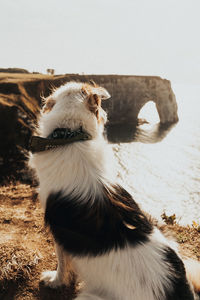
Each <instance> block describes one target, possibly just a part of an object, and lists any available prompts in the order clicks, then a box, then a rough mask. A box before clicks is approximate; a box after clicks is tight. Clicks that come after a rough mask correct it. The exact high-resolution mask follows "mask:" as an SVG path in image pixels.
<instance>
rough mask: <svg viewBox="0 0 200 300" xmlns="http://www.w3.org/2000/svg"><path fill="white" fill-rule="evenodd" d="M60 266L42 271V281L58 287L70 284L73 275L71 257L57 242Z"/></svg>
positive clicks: (52, 286) (47, 284)
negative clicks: (52, 269) (53, 269)
mask: <svg viewBox="0 0 200 300" xmlns="http://www.w3.org/2000/svg"><path fill="white" fill-rule="evenodd" d="M55 248H56V256H57V259H58V267H57V270H56V271H45V272H43V273H42V276H41V281H43V282H44V284H45V285H46V286H49V287H51V288H57V287H59V286H61V285H68V284H69V283H70V280H71V276H72V273H73V271H72V267H71V259H70V257H69V256H68V255H67V254H66V252H65V251H64V250H63V248H62V247H61V246H59V245H58V244H55Z"/></svg>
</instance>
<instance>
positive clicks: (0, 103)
mask: <svg viewBox="0 0 200 300" xmlns="http://www.w3.org/2000/svg"><path fill="white" fill-rule="evenodd" d="M1 70H2V69H0V72H1ZM14 70H16V69H14ZM21 73H23V72H21ZM24 73H26V72H24ZM71 80H74V81H83V82H89V81H92V80H93V81H94V82H96V83H97V84H99V85H102V86H104V87H105V88H106V89H107V90H108V91H109V93H110V94H111V99H109V101H103V103H102V105H103V107H104V109H105V110H107V112H108V119H109V123H110V124H111V125H112V124H122V123H129V124H137V118H138V114H139V112H140V110H141V109H142V107H143V106H144V105H145V104H146V103H147V102H148V101H154V102H155V104H156V107H157V110H158V114H159V117H160V122H161V123H163V124H164V123H173V122H177V121H178V115H177V104H176V98H175V95H174V93H173V91H172V89H171V84H170V81H168V80H165V79H161V78H160V77H155V76H122V75H77V74H69V75H60V76H50V75H41V74H23V75H22V74H19V75H16V74H14V75H12V73H7V74H2V75H0V141H1V147H0V158H1V159H0V174H1V175H0V180H1V179H3V178H5V177H6V178H11V179H12V178H15V177H16V176H18V179H23V178H27V176H24V172H26V166H25V161H26V159H27V142H28V139H29V137H30V136H31V134H32V132H33V129H34V128H35V126H36V125H37V116H38V113H39V111H40V107H41V96H45V97H46V96H48V95H49V94H50V93H51V91H52V88H55V87H59V86H60V85H62V84H64V83H66V82H68V81H71ZM24 141H26V143H24ZM20 170H21V173H20ZM20 174H21V175H20Z"/></svg>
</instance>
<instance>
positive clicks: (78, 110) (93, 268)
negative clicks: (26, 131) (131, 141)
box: [30, 83, 172, 300]
mask: <svg viewBox="0 0 200 300" xmlns="http://www.w3.org/2000/svg"><path fill="white" fill-rule="evenodd" d="M81 88H82V84H81V83H70V84H67V85H65V86H64V87H62V88H60V89H58V90H57V91H56V92H54V93H53V95H52V96H51V97H52V98H53V99H54V100H55V101H56V104H55V106H54V107H53V109H52V111H50V112H49V113H48V114H41V118H40V122H39V127H40V128H39V130H40V132H41V136H43V137H46V136H48V135H49V134H50V133H51V132H52V131H53V130H54V129H55V128H57V127H70V128H72V129H76V128H79V127H80V126H82V127H83V129H84V130H85V131H87V132H88V133H90V134H91V135H92V137H93V139H92V140H91V141H86V142H77V143H73V144H71V145H68V146H64V147H60V148H58V149H55V150H51V151H46V152H41V153H36V154H34V155H32V156H31V159H30V162H31V165H32V166H33V167H34V168H35V169H36V172H37V175H38V178H39V182H40V199H41V202H42V204H43V206H44V208H45V205H46V199H47V197H48V195H49V194H50V193H51V192H53V191H60V190H62V191H63V192H64V193H66V194H69V193H71V192H73V193H75V194H76V195H80V196H82V197H81V198H82V199H84V196H86V195H88V194H91V195H92V196H93V200H94V199H95V195H96V194H99V195H101V184H102V182H103V183H106V184H107V185H108V184H109V183H110V182H113V177H112V175H113V174H112V172H111V171H112V159H111V157H110V155H109V154H108V149H107V148H106V143H105V141H104V139H103V137H102V131H103V124H99V123H98V122H97V119H96V117H95V115H94V114H92V113H91V112H90V111H89V110H88V109H87V107H86V105H85V101H86V99H85V98H84V97H85V96H84V95H83V94H82V92H81ZM95 92H96V93H97V92H98V93H99V95H100V93H101V95H102V98H103V97H106V92H105V90H104V89H102V88H100V89H98V91H97V90H95V87H94V93H95ZM103 95H104V96H103ZM107 96H108V95H107ZM101 113H102V114H103V116H104V119H106V115H105V112H104V111H101ZM87 198H88V197H87ZM80 226H81V224H80ZM164 245H169V242H168V241H167V240H166V239H165V238H164V237H163V235H162V234H161V233H160V232H159V231H158V230H157V229H155V230H154V232H153V234H152V236H151V237H150V241H149V242H146V243H141V244H139V245H137V246H135V247H131V246H128V245H127V247H126V248H125V249H123V250H117V251H114V250H113V251H111V252H110V253H108V254H105V255H102V256H97V257H84V258H77V257H73V258H72V262H73V264H74V266H75V269H76V271H77V273H78V274H79V275H80V277H81V278H82V279H83V280H84V281H85V290H84V291H83V292H82V293H81V294H80V295H79V296H78V297H77V300H86V299H87V300H88V299H91V300H101V299H104V300H130V299H135V300H147V299H148V300H155V299H157V300H162V299H164V288H167V289H168V290H170V278H171V276H172V273H171V272H172V270H170V267H169V266H168V265H167V263H164V262H163V255H164V254H163V248H164ZM170 246H171V244H170ZM61 250H62V249H60V250H59V247H58V251H57V254H58V260H59V267H58V271H57V273H45V274H44V275H43V280H44V281H45V282H46V284H47V285H50V286H51V287H56V286H58V285H61V284H62V283H63V281H62V277H63V276H62V274H61V273H62V272H64V271H63V269H62V267H61V266H62V264H63V258H62V251H61ZM142 282H145V283H146V284H145V285H142ZM153 290H154V292H155V294H153ZM155 297H156V298H155Z"/></svg>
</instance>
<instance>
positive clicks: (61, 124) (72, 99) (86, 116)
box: [40, 82, 110, 138]
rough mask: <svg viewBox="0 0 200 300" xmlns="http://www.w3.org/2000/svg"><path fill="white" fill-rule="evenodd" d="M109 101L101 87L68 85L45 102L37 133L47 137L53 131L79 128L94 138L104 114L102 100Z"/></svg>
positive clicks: (73, 83)
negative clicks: (39, 132)
mask: <svg viewBox="0 0 200 300" xmlns="http://www.w3.org/2000/svg"><path fill="white" fill-rule="evenodd" d="M108 98H110V94H109V93H108V92H107V90H106V89H104V88H103V87H100V86H97V85H95V84H93V85H91V84H87V83H81V82H69V83H67V84H66V85H64V86H62V87H60V88H58V89H57V90H55V91H54V92H53V93H52V95H50V96H49V97H48V98H46V99H44V106H43V109H42V113H41V118H40V131H41V135H42V136H43V137H46V136H48V135H49V134H50V133H51V132H52V131H53V130H54V129H55V128H70V129H72V130H76V129H78V128H79V127H80V126H81V127H82V128H83V130H85V131H86V132H88V133H89V134H90V135H91V136H92V137H93V138H95V137H96V136H98V135H99V134H100V133H102V131H103V127H104V124H105V122H106V121H107V114H106V112H105V111H104V110H103V109H102V107H101V100H105V99H108Z"/></svg>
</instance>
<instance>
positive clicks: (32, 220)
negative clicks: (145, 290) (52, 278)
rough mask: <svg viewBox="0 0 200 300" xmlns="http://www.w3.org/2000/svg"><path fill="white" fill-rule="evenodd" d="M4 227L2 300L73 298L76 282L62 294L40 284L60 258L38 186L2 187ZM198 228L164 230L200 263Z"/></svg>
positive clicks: (0, 231)
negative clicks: (45, 216) (44, 273)
mask: <svg viewBox="0 0 200 300" xmlns="http://www.w3.org/2000/svg"><path fill="white" fill-rule="evenodd" d="M167 221H170V220H167ZM0 224H1V225H0V265H1V268H0V299H1V300H4V299H5V300H12V299H16V300H25V299H26V300H28V299H43V300H47V299H48V300H53V299H56V300H61V299H62V300H64V299H68V300H70V299H73V298H74V297H75V295H76V293H77V291H78V289H79V285H78V284H77V283H76V282H75V281H73V282H72V283H71V285H70V286H69V287H67V288H61V289H60V290H58V291H55V290H52V289H49V288H46V287H45V286H44V285H43V284H42V283H41V282H40V273H41V272H42V271H44V270H55V269H56V257H55V251H54V247H53V240H52V237H51V235H50V234H49V233H48V231H47V230H46V229H45V227H44V223H43V211H42V209H41V206H40V204H39V201H38V195H37V190H36V188H35V187H31V186H30V185H28V184H22V183H16V184H9V185H6V186H1V187H0ZM194 227H195V226H194ZM194 227H193V228H192V227H181V226H179V225H177V224H174V225H165V226H164V230H166V229H170V230H172V232H173V233H174V234H175V236H176V238H177V241H178V242H179V244H180V248H181V252H182V254H183V255H185V256H190V257H193V258H196V259H199V260H200V233H199V231H198V230H199V228H194Z"/></svg>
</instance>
